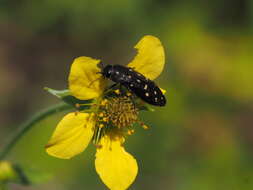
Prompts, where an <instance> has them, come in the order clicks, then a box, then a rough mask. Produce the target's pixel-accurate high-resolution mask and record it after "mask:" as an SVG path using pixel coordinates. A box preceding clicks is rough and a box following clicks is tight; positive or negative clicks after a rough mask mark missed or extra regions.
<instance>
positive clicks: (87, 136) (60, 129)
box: [46, 113, 95, 159]
mask: <svg viewBox="0 0 253 190" xmlns="http://www.w3.org/2000/svg"><path fill="white" fill-rule="evenodd" d="M94 125H95V121H94V117H93V116H92V115H91V114H87V113H69V114H67V115H66V116H64V118H63V119H62V120H61V121H60V122H59V124H58V125H57V127H56V130H55V131H54V133H53V135H52V137H51V139H50V140H49V142H48V144H47V145H46V151H47V153H48V154H49V155H51V156H55V157H57V158H62V159H69V158H71V157H73V156H75V155H77V154H79V153H81V152H83V151H84V149H85V148H86V147H87V146H88V144H89V142H90V140H91V138H92V136H93V128H94Z"/></svg>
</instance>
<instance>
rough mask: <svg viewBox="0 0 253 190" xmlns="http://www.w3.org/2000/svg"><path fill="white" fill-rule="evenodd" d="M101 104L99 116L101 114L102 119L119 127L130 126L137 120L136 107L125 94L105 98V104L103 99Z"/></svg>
mask: <svg viewBox="0 0 253 190" xmlns="http://www.w3.org/2000/svg"><path fill="white" fill-rule="evenodd" d="M101 104H102V107H101V112H100V113H99V117H100V115H103V119H102V121H104V122H107V123H111V124H112V125H113V126H115V127H117V128H119V129H120V128H124V127H130V126H132V125H133V123H135V122H137V120H138V109H137V108H136V107H135V105H134V103H133V102H132V101H131V99H130V98H129V97H127V96H121V97H116V98H111V99H107V103H106V104H104V101H102V103H101ZM102 113H103V114H102Z"/></svg>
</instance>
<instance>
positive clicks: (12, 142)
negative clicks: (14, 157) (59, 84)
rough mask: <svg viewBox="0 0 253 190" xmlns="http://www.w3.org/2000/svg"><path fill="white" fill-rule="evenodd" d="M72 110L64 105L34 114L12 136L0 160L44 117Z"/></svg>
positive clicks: (0, 155) (57, 105)
mask: <svg viewBox="0 0 253 190" xmlns="http://www.w3.org/2000/svg"><path fill="white" fill-rule="evenodd" d="M71 108H73V107H72V106H70V105H68V104H66V103H60V104H56V105H54V106H52V107H49V108H47V109H45V110H42V111H40V112H38V113H37V114H35V115H34V116H33V117H31V119H29V120H27V121H26V122H25V123H23V124H21V125H20V127H19V130H18V131H17V132H16V133H15V134H14V135H13V137H12V138H11V139H10V140H9V142H7V144H6V146H5V147H4V148H3V150H2V152H1V153H0V160H3V159H4V158H5V157H6V156H7V154H8V153H9V152H10V150H11V149H12V148H13V147H14V146H15V144H16V143H17V142H18V141H19V139H20V138H21V137H23V136H24V135H25V134H26V133H27V132H28V131H29V130H30V129H31V128H32V127H33V126H35V124H36V123H38V122H39V121H41V120H43V119H45V118H46V117H48V116H50V115H52V114H54V113H57V112H60V111H64V110H69V109H71Z"/></svg>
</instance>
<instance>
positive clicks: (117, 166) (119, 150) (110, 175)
mask: <svg viewBox="0 0 253 190" xmlns="http://www.w3.org/2000/svg"><path fill="white" fill-rule="evenodd" d="M100 143H101V145H102V147H101V148H98V149H97V153H96V160H95V166H96V171H97V173H98V174H99V176H100V178H101V179H102V181H103V182H104V184H105V185H106V186H107V187H108V188H109V189H111V190H125V189H127V188H128V187H129V186H130V185H131V184H132V183H133V181H134V180H135V178H136V176H137V173H138V166H137V162H136V160H135V159H134V157H133V156H132V155H131V154H129V153H127V152H126V151H125V149H124V147H122V145H121V141H120V140H116V139H114V140H112V139H110V138H109V137H107V136H105V137H103V138H102V139H101V141H100Z"/></svg>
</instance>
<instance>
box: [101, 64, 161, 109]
mask: <svg viewBox="0 0 253 190" xmlns="http://www.w3.org/2000/svg"><path fill="white" fill-rule="evenodd" d="M98 66H99V67H100V68H101V74H102V76H103V77H104V78H107V79H110V80H111V81H113V82H115V83H117V84H120V85H123V86H125V87H126V88H127V89H128V90H130V91H131V92H133V93H134V94H135V95H136V96H137V97H139V98H140V99H142V100H143V101H144V102H147V103H149V104H151V105H154V106H165V104H166V98H165V96H164V95H163V93H162V91H161V90H160V88H159V87H158V86H157V85H156V84H155V83H154V81H152V80H150V79H148V78H146V77H145V76H144V75H142V74H141V73H139V72H137V71H135V70H134V69H133V68H129V67H126V66H123V65H106V66H105V65H104V64H103V63H102V62H100V63H99V64H98Z"/></svg>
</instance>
